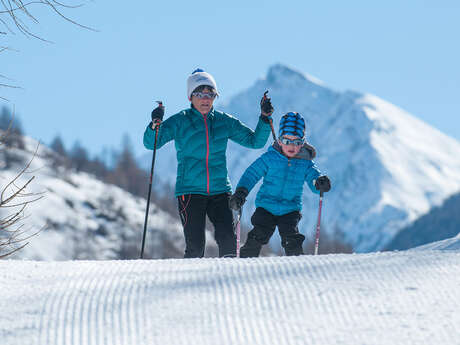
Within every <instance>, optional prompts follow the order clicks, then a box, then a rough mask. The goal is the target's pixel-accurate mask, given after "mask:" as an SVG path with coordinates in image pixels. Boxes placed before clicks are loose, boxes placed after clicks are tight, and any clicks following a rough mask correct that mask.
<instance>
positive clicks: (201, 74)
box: [187, 68, 219, 99]
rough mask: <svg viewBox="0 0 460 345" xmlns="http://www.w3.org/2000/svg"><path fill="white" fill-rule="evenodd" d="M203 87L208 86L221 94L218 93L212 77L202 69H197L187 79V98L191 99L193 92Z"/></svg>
mask: <svg viewBox="0 0 460 345" xmlns="http://www.w3.org/2000/svg"><path fill="white" fill-rule="evenodd" d="M201 85H208V86H211V87H213V88H214V90H216V93H217V94H219V92H218V91H217V84H216V81H215V80H214V78H213V77H212V75H210V74H209V73H207V72H205V71H203V70H202V69H200V68H197V69H196V70H194V71H193V72H192V74H191V75H190V76H189V77H188V79H187V97H188V98H189V99H190V98H191V97H192V92H193V90H195V89H196V88H197V87H198V86H201Z"/></svg>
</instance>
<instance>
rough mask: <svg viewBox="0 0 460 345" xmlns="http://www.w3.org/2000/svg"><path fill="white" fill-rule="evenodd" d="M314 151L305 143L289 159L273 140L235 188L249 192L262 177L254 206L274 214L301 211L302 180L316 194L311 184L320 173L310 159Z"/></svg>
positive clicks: (279, 214) (313, 155)
mask: <svg viewBox="0 0 460 345" xmlns="http://www.w3.org/2000/svg"><path fill="white" fill-rule="evenodd" d="M315 154H316V153H315V149H314V148H313V147H312V146H310V145H309V144H304V146H303V147H302V149H301V150H300V152H299V153H298V154H297V155H296V156H295V157H293V158H290V159H289V158H287V157H286V156H284V155H283V154H282V153H281V147H280V146H279V145H278V143H275V144H274V145H273V146H270V147H269V148H268V151H267V152H265V153H264V154H263V155H262V156H260V157H259V158H258V159H257V160H255V161H254V163H252V164H251V165H250V166H249V167H248V168H247V169H246V171H245V172H244V174H243V176H241V179H240V181H239V182H238V185H237V188H240V187H243V188H246V189H247V191H248V192H250V191H251V189H252V188H253V187H254V186H255V184H256V183H257V182H258V181H259V180H260V179H261V178H262V177H263V182H262V186H261V187H260V189H259V192H258V193H257V197H256V207H262V208H264V209H266V210H267V211H268V212H270V213H272V214H274V215H275V216H281V215H283V214H286V213H289V212H292V211H300V210H301V209H302V192H303V185H304V183H305V182H307V184H308V187H310V189H311V191H312V192H313V193H317V194H319V191H318V190H316V188H315V186H314V183H313V181H314V180H315V179H317V178H318V176H320V174H321V173H320V171H319V169H318V168H317V167H316V165H315V163H314V162H313V161H312V159H313V158H314V157H315Z"/></svg>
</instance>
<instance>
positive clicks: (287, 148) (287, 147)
mask: <svg viewBox="0 0 460 345" xmlns="http://www.w3.org/2000/svg"><path fill="white" fill-rule="evenodd" d="M283 138H284V139H288V140H289V141H293V140H295V141H296V142H298V143H300V142H302V144H301V145H295V144H294V143H290V144H284V143H283V141H282V139H283ZM278 143H279V144H280V146H281V150H282V151H283V154H284V155H285V156H286V157H288V158H292V157H294V156H295V155H296V154H298V153H299V151H300V149H301V148H302V145H303V140H302V139H301V138H299V137H297V136H294V135H283V137H282V138H280V139H279V140H278Z"/></svg>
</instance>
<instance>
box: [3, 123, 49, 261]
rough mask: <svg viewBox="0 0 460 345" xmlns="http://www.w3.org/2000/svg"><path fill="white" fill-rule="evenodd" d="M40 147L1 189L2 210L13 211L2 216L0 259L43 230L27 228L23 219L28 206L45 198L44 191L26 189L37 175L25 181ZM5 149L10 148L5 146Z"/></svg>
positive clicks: (4, 138) (6, 132) (4, 135)
mask: <svg viewBox="0 0 460 345" xmlns="http://www.w3.org/2000/svg"><path fill="white" fill-rule="evenodd" d="M11 122H12V120H11ZM11 122H10V125H9V127H8V130H6V131H5V132H3V133H2V134H1V135H0V145H3V143H4V142H5V140H6V137H7V136H8V135H9V134H10V129H11V127H12V124H11ZM3 146H4V145H3ZM38 148H39V144H38V145H37V148H36V149H35V152H34V153H33V156H32V158H31V159H30V160H29V161H28V162H27V164H25V166H24V167H23V168H22V169H21V170H20V171H19V172H18V173H17V174H16V176H15V177H14V178H13V179H11V180H10V181H9V182H8V183H7V184H6V185H5V186H4V187H3V188H2V189H1V192H0V211H2V210H3V209H9V210H12V212H11V213H10V214H7V215H5V216H3V215H2V217H0V259H3V258H6V257H7V256H10V255H11V254H13V253H16V252H17V251H18V250H21V249H22V248H24V247H25V246H26V245H27V244H28V243H29V242H28V240H29V239H30V238H31V237H33V236H35V235H37V234H38V233H39V232H40V231H42V230H43V228H42V229H39V230H38V231H31V230H30V229H26V228H25V227H24V224H23V221H24V220H25V219H26V218H27V217H26V216H25V210H26V208H27V206H28V205H29V204H31V203H33V202H35V201H38V200H40V199H41V198H43V193H26V189H27V188H28V187H29V185H30V184H31V183H32V181H33V180H34V179H35V176H32V177H30V178H28V179H26V180H25V181H24V175H25V174H26V173H29V168H30V165H31V163H32V161H33V159H34V158H35V157H36V156H37V152H38ZM3 149H4V150H8V149H10V148H8V147H5V148H3Z"/></svg>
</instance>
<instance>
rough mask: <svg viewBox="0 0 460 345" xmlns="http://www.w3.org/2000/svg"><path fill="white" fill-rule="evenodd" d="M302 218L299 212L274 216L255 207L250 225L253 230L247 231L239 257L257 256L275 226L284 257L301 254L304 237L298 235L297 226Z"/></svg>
mask: <svg viewBox="0 0 460 345" xmlns="http://www.w3.org/2000/svg"><path fill="white" fill-rule="evenodd" d="M300 218H302V215H301V214H300V212H299V211H294V212H290V213H286V214H283V215H281V216H275V215H273V214H272V213H270V212H268V211H267V210H265V209H264V208H262V207H257V209H256V211H255V212H254V214H253V215H252V217H251V223H252V225H253V226H254V228H253V229H252V230H251V231H249V233H248V238H247V240H246V243H245V244H244V246H243V247H241V251H240V257H242V258H248V257H256V256H259V254H260V250H261V249H262V245H264V244H267V243H268V241H269V240H270V237H272V235H273V233H274V232H275V228H276V226H278V231H279V233H280V236H281V245H282V246H283V248H284V251H285V252H286V255H301V254H303V250H302V243H303V241H304V240H305V236H304V235H302V234H301V233H299V229H298V227H297V224H298V223H299V221H300Z"/></svg>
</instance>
